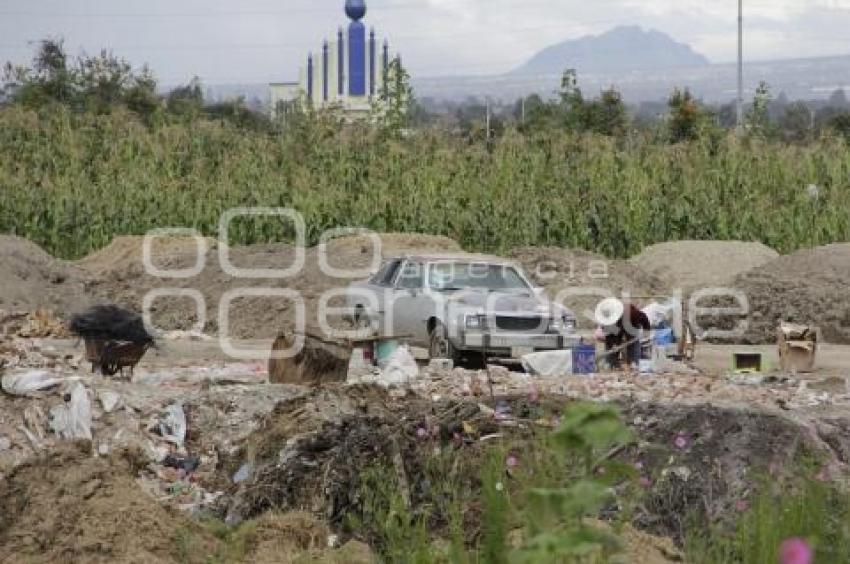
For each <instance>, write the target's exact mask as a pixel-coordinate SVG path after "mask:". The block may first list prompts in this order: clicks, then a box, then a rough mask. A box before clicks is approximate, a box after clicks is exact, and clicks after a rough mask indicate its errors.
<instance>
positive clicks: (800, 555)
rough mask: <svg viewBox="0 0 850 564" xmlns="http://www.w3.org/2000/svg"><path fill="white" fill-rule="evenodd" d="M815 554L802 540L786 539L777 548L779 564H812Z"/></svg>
mask: <svg viewBox="0 0 850 564" xmlns="http://www.w3.org/2000/svg"><path fill="white" fill-rule="evenodd" d="M814 559H815V553H814V551H813V550H812V547H811V546H809V543H807V542H806V541H804V540H803V539H788V540H786V541H784V542H783V543H782V545H781V546H780V547H779V563H780V564H812V562H814Z"/></svg>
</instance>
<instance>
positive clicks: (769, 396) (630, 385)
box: [411, 363, 850, 410]
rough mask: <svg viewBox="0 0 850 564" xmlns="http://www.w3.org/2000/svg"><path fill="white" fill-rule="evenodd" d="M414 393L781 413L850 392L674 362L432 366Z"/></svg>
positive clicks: (843, 403) (838, 400)
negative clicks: (584, 369)
mask: <svg viewBox="0 0 850 564" xmlns="http://www.w3.org/2000/svg"><path fill="white" fill-rule="evenodd" d="M411 389H413V390H415V391H416V392H418V393H420V394H423V395H424V396H426V397H431V398H433V399H435V400H439V399H443V398H463V397H473V398H485V397H504V396H525V395H528V394H531V393H536V394H539V395H542V396H558V397H563V398H568V399H583V400H592V401H599V402H611V401H624V400H625V401H638V402H657V403H665V404H685V405H698V404H714V405H743V406H748V407H750V408H757V407H761V408H767V409H777V408H779V409H782V410H799V409H811V408H818V407H823V408H826V407H841V408H843V407H847V406H850V389H847V388H846V386H845V387H844V388H842V389H839V390H833V391H826V390H819V389H817V385H816V384H813V383H811V382H810V381H808V380H800V379H796V378H793V377H785V376H765V375H758V374H757V375H730V376H728V377H725V378H717V377H712V376H706V375H703V374H700V373H699V372H697V371H696V370H694V369H691V368H689V367H687V366H685V365H684V364H678V363H672V364H671V365H670V371H668V372H665V373H663V374H653V375H642V374H639V373H636V372H614V373H605V374H593V375H587V376H578V375H572V376H562V375H556V376H549V377H537V376H530V375H528V374H525V373H521V372H512V371H510V370H508V369H507V368H504V367H496V366H491V367H490V368H489V370H466V369H463V368H453V369H451V370H444V369H442V368H441V367H440V366H439V365H438V364H432V365H431V366H430V367H428V368H426V369H425V370H423V371H422V375H421V377H420V378H418V379H417V380H416V381H415V382H414V383H413V384H412V386H411Z"/></svg>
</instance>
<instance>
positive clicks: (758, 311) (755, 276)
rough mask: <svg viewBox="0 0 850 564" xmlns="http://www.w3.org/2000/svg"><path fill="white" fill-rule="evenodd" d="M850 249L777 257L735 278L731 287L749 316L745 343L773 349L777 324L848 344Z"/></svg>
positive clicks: (837, 246)
mask: <svg viewBox="0 0 850 564" xmlns="http://www.w3.org/2000/svg"><path fill="white" fill-rule="evenodd" d="M848 280H850V243H844V244H835V245H827V246H825V247H819V248H816V249H810V250H803V251H798V252H796V253H794V254H791V255H788V256H783V257H780V258H779V259H777V260H775V261H772V262H770V263H768V264H766V265H764V266H762V267H760V268H756V269H754V270H751V271H749V272H746V273H744V274H742V275H740V276H738V277H737V278H736V279H735V281H734V284H733V285H734V287H735V288H738V289H740V290H741V291H743V292H744V293H745V294H746V295H747V297H748V298H749V300H750V309H751V311H752V312H753V314H752V315H751V316H750V319H749V330H748V331H747V333H746V336H745V340H746V341H747V342H751V343H773V342H775V341H776V329H777V328H778V327H779V323H780V322H781V321H790V322H794V323H803V324H810V325H816V326H818V327H820V329H821V332H822V336H823V338H824V339H825V340H826V341H828V342H830V343H835V344H850V289H848V286H847V283H848Z"/></svg>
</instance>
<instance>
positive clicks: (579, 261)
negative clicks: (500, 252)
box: [509, 247, 668, 329]
mask: <svg viewBox="0 0 850 564" xmlns="http://www.w3.org/2000/svg"><path fill="white" fill-rule="evenodd" d="M509 256H510V257H511V258H513V259H514V260H516V261H518V262H520V263H521V264H522V266H523V268H524V269H525V272H526V274H528V276H529V277H530V278H531V280H532V281H533V282H534V283H535V284H538V285H540V286H543V287H545V288H546V291H547V294H548V295H549V297H550V298H555V297H556V296H557V295H558V294H559V293H562V295H563V296H564V299H563V300H559V301H562V303H564V305H566V306H567V307H569V308H571V309H572V310H573V311H574V312H575V313H576V315H577V316H578V318H579V326H580V327H582V328H585V329H588V328H592V327H595V322H594V321H593V319H592V318H593V310H594V308H595V307H596V304H597V303H599V300H600V299H601V298H603V297H605V296H604V295H603V294H604V293H605V292H610V293H613V295H615V296H617V297H622V296H624V295H625V294H628V295H630V296H635V298H636V301H637V302H638V303H641V304H643V303H646V302H647V301H648V300H646V299H641V298H640V297H641V296H665V295H667V293H668V288H667V286H666V285H665V284H664V283H663V282H662V281H661V280H659V279H658V278H656V277H655V276H653V275H652V274H649V273H647V272H645V271H644V270H643V269H641V268H640V267H639V266H637V265H635V264H633V263H632V262H629V261H623V260H611V259H608V258H605V257H603V256H602V255H597V254H594V253H590V252H587V251H582V250H569V249H559V248H554V247H543V248H536V247H527V248H520V249H515V250H513V251H511V253H509Z"/></svg>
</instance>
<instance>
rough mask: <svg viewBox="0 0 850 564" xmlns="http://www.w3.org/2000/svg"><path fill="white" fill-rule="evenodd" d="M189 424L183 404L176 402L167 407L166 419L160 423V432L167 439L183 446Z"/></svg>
mask: <svg viewBox="0 0 850 564" xmlns="http://www.w3.org/2000/svg"><path fill="white" fill-rule="evenodd" d="M187 426H188V425H187V423H186V412H184V411H183V405H182V404H179V403H174V404H171V405H169V406H168V407H166V408H165V419H164V420H163V421H162V422H160V424H159V432H160V434H161V435H162V438H163V439H165V440H166V441H168V442H170V443H172V444H175V445H177V446H178V447H182V446H183V443H184V442H186V428H187Z"/></svg>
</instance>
